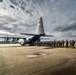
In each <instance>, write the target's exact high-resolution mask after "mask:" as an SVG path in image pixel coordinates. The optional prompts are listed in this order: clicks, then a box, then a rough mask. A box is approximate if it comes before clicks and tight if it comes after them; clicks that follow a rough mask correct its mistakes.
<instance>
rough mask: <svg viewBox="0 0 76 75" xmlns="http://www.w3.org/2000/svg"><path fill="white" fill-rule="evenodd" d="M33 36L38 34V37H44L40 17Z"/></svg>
mask: <svg viewBox="0 0 76 75" xmlns="http://www.w3.org/2000/svg"><path fill="white" fill-rule="evenodd" d="M35 34H37V35H38V34H39V35H45V33H44V27H43V20H42V17H40V19H39V21H38V25H37V29H36V33H35Z"/></svg>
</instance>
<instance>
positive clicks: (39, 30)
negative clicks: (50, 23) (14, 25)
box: [2, 17, 53, 46]
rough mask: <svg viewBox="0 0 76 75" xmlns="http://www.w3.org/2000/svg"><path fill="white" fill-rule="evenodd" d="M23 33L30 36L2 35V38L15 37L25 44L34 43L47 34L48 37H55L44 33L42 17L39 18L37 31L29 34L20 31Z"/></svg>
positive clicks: (21, 43) (22, 44)
mask: <svg viewBox="0 0 76 75" xmlns="http://www.w3.org/2000/svg"><path fill="white" fill-rule="evenodd" d="M20 34H21V35H29V36H30V37H27V38H22V37H21V38H19V37H9V36H8V37H7V38H6V37H2V38H6V39H9V38H13V39H17V40H18V42H19V43H20V45H21V46H24V45H25V44H28V45H33V44H34V43H35V42H36V41H39V40H40V37H41V36H47V37H53V35H45V33H44V27H43V20H42V17H40V18H39V21H38V25H37V29H36V33H35V34H28V33H20Z"/></svg>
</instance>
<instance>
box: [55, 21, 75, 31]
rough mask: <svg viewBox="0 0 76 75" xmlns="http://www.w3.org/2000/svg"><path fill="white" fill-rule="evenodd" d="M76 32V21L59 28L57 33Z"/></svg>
mask: <svg viewBox="0 0 76 75" xmlns="http://www.w3.org/2000/svg"><path fill="white" fill-rule="evenodd" d="M71 30H72V31H75V30H76V21H71V22H70V23H69V24H67V25H65V26H58V27H57V28H56V29H55V31H62V32H66V31H71Z"/></svg>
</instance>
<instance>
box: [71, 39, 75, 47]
mask: <svg viewBox="0 0 76 75" xmlns="http://www.w3.org/2000/svg"><path fill="white" fill-rule="evenodd" d="M72 48H75V41H74V40H72Z"/></svg>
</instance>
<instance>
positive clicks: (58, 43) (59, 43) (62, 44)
mask: <svg viewBox="0 0 76 75" xmlns="http://www.w3.org/2000/svg"><path fill="white" fill-rule="evenodd" d="M69 44H70V45H69ZM35 45H37V46H48V47H66V48H68V47H71V48H75V41H74V40H70V41H68V40H66V41H64V40H62V41H55V40H54V41H48V42H36V43H35Z"/></svg>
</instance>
